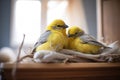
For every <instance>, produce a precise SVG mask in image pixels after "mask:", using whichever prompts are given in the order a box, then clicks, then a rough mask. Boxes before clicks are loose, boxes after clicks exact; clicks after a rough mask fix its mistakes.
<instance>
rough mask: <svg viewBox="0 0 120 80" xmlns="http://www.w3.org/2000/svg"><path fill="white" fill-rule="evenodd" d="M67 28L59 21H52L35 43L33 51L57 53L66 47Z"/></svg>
mask: <svg viewBox="0 0 120 80" xmlns="http://www.w3.org/2000/svg"><path fill="white" fill-rule="evenodd" d="M67 27H68V26H67V25H66V24H65V22H64V21H63V20H61V19H56V20H54V21H53V22H52V23H51V24H49V25H48V26H47V28H46V31H45V32H44V33H43V34H42V35H41V36H40V38H39V40H38V41H37V42H36V44H35V47H34V51H39V50H55V51H59V50H61V49H63V48H64V47H66V46H67V35H66V28H67Z"/></svg>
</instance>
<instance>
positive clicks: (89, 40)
mask: <svg viewBox="0 0 120 80" xmlns="http://www.w3.org/2000/svg"><path fill="white" fill-rule="evenodd" d="M68 37H69V48H70V49H72V50H76V51H79V52H83V53H91V54H95V53H99V52H100V50H101V49H102V48H105V47H106V46H105V45H103V44H102V43H100V42H98V41H97V40H96V39H95V38H94V37H92V36H91V35H89V34H85V32H84V31H83V30H82V29H80V28H79V27H78V26H72V27H70V28H69V30H68Z"/></svg>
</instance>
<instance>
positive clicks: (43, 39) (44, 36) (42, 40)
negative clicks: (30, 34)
mask: <svg viewBox="0 0 120 80" xmlns="http://www.w3.org/2000/svg"><path fill="white" fill-rule="evenodd" d="M50 34H51V31H50V30H48V31H45V32H44V33H43V34H41V36H40V38H39V39H38V41H37V42H36V43H35V45H34V48H36V47H37V46H39V45H41V44H43V43H45V42H46V41H47V38H48V37H49V35H50Z"/></svg>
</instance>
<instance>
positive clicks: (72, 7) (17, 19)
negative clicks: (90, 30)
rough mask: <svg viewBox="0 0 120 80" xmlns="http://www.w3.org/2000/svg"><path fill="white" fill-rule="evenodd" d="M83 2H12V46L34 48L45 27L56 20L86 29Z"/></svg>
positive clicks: (47, 0) (52, 0) (57, 0)
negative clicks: (22, 44)
mask: <svg viewBox="0 0 120 80" xmlns="http://www.w3.org/2000/svg"><path fill="white" fill-rule="evenodd" d="M80 1H81V0H12V3H13V4H12V16H11V46H13V47H16V46H18V45H20V42H21V41H22V38H23V34H25V35H26V38H25V43H24V45H25V46H30V45H31V46H33V45H34V43H35V42H36V41H37V39H38V38H39V36H40V35H41V33H43V32H44V30H45V27H46V26H47V25H48V24H49V23H50V22H51V21H53V20H54V19H58V18H59V19H63V20H64V21H65V22H66V23H67V24H68V25H69V26H71V25H78V26H81V25H82V26H83V27H84V28H85V27H86V22H85V17H84V11H83V8H82V7H81V4H82V3H81V2H80Z"/></svg>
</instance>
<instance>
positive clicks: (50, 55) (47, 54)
mask: <svg viewBox="0 0 120 80" xmlns="http://www.w3.org/2000/svg"><path fill="white" fill-rule="evenodd" d="M33 58H34V61H35V62H39V63H41V62H56V60H57V59H58V62H59V60H60V59H62V60H65V59H67V58H73V57H72V56H70V55H65V54H61V53H58V52H55V51H48V50H41V51H38V52H36V53H35V54H34V57H33Z"/></svg>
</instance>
